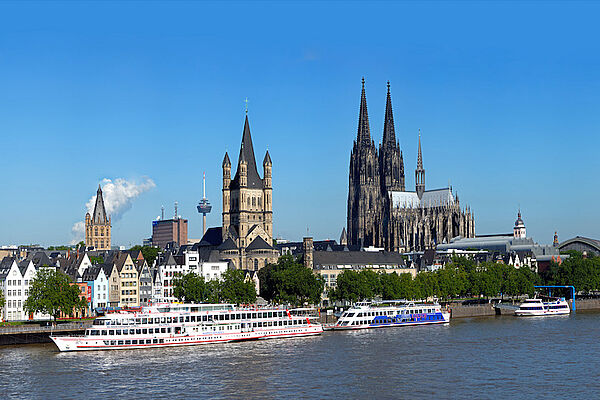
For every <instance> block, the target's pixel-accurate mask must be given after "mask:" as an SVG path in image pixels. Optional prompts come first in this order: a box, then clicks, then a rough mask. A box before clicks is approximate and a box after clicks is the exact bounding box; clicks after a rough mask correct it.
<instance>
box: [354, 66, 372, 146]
mask: <svg viewBox="0 0 600 400" xmlns="http://www.w3.org/2000/svg"><path fill="white" fill-rule="evenodd" d="M356 141H357V143H359V144H361V143H365V144H369V143H371V132H370V129H369V113H368V112H367V95H366V94H365V78H364V77H363V78H362V92H361V94H360V112H359V114H358V134H357V138H356Z"/></svg>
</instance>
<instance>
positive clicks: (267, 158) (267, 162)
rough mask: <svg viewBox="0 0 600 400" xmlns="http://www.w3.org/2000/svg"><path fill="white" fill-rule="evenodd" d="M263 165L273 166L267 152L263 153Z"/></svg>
mask: <svg viewBox="0 0 600 400" xmlns="http://www.w3.org/2000/svg"><path fill="white" fill-rule="evenodd" d="M264 164H268V165H273V162H272V161H271V155H270V154H269V150H267V152H266V153H265V159H264V160H263V165H264Z"/></svg>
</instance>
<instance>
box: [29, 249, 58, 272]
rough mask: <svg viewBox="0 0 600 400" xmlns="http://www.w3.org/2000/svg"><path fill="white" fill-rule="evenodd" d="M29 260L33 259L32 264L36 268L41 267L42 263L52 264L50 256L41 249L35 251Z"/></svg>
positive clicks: (50, 265)
mask: <svg viewBox="0 0 600 400" xmlns="http://www.w3.org/2000/svg"><path fill="white" fill-rule="evenodd" d="M31 261H33V265H34V266H35V267H36V268H39V267H42V266H44V265H47V266H49V267H52V266H54V263H53V262H52V260H51V259H50V257H48V255H47V254H46V253H44V252H43V251H38V252H37V253H35V254H34V255H33V256H32V257H31Z"/></svg>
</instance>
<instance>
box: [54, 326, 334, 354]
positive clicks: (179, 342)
mask: <svg viewBox="0 0 600 400" xmlns="http://www.w3.org/2000/svg"><path fill="white" fill-rule="evenodd" d="M321 333H323V327H322V326H321V325H315V326H308V327H304V328H300V329H284V330H266V331H254V332H237V333H215V334H210V335H194V336H177V335H174V336H163V337H133V336H132V337H131V338H128V339H123V337H119V338H114V337H111V338H102V339H96V338H90V337H84V336H50V339H51V340H52V341H53V342H54V344H56V347H58V349H59V350H60V351H62V352H69V351H98V350H125V349H147V348H152V347H177V346H196V345H202V344H212V343H228V342H240V341H247V340H265V339H283V338H291V337H302V336H314V335H320V334H321ZM134 341H135V344H133V343H132V342H134ZM148 341H149V342H150V343H147V342H148ZM107 342H108V344H107Z"/></svg>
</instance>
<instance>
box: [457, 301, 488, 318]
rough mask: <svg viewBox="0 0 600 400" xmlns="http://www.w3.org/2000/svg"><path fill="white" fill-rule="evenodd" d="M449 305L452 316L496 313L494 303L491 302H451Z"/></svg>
mask: <svg viewBox="0 0 600 400" xmlns="http://www.w3.org/2000/svg"><path fill="white" fill-rule="evenodd" d="M448 307H449V308H450V315H451V317H450V318H470V317H489V316H492V315H496V310H495V309H494V305H493V304H491V303H488V304H473V305H463V304H461V303H450V304H449V305H448Z"/></svg>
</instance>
